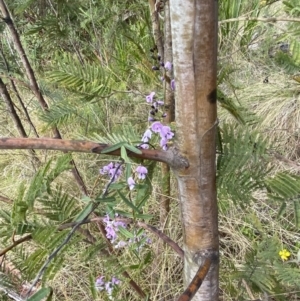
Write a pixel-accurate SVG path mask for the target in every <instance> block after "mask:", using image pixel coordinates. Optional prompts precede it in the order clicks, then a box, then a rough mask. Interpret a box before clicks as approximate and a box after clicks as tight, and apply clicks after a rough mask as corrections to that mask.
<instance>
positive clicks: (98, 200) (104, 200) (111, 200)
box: [95, 197, 116, 203]
mask: <svg viewBox="0 0 300 301" xmlns="http://www.w3.org/2000/svg"><path fill="white" fill-rule="evenodd" d="M115 200H116V199H115V197H105V198H102V197H98V198H96V199H95V201H96V202H99V203H101V202H103V203H112V202H114V201H115Z"/></svg>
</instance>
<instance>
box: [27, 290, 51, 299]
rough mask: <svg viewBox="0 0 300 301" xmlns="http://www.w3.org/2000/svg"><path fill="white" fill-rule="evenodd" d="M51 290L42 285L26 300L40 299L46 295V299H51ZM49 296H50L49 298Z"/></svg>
mask: <svg viewBox="0 0 300 301" xmlns="http://www.w3.org/2000/svg"><path fill="white" fill-rule="evenodd" d="M52 294H53V290H52V288H51V287H43V288H41V289H40V290H39V291H37V292H36V293H35V294H34V295H32V296H31V297H30V298H29V299H27V301H41V300H42V299H43V298H45V297H47V296H48V298H47V300H48V301H50V300H51V299H52ZM49 297H51V298H50V299H49Z"/></svg>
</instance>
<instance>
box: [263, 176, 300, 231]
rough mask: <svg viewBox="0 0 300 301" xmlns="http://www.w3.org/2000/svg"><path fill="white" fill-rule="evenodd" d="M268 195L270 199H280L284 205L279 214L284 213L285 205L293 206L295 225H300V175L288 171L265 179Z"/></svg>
mask: <svg viewBox="0 0 300 301" xmlns="http://www.w3.org/2000/svg"><path fill="white" fill-rule="evenodd" d="M266 185H267V188H268V197H269V199H270V200H275V201H280V202H282V204H284V206H282V210H280V212H279V213H280V215H279V216H281V215H282V214H284V212H285V211H286V209H287V208H286V206H287V205H292V206H293V208H294V219H295V225H296V227H298V228H299V227H300V177H299V176H297V175H292V174H288V173H284V172H283V173H278V174H276V175H275V176H274V177H272V178H269V179H266Z"/></svg>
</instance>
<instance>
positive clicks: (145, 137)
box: [142, 129, 152, 142]
mask: <svg viewBox="0 0 300 301" xmlns="http://www.w3.org/2000/svg"><path fill="white" fill-rule="evenodd" d="M151 136H152V132H151V130H150V129H148V130H146V132H145V133H144V135H143V138H142V141H143V142H148V141H149V140H150V139H151Z"/></svg>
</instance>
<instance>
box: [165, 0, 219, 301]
mask: <svg viewBox="0 0 300 301" xmlns="http://www.w3.org/2000/svg"><path fill="white" fill-rule="evenodd" d="M170 3H171V26H172V42H173V63H174V68H175V69H174V71H175V83H176V91H175V104H176V105H175V108H176V112H175V114H176V136H177V147H178V149H179V152H180V153H181V154H182V155H183V156H185V157H186V158H187V159H188V161H189V168H186V169H180V170H175V173H176V176H177V179H178V188H179V198H180V205H181V214H182V223H183V231H184V252H185V262H184V264H185V267H184V280H185V285H188V284H189V283H191V281H192V279H193V277H194V276H195V275H196V273H197V271H198V269H199V266H200V265H201V264H203V262H204V261H205V259H206V258H207V257H209V258H211V259H212V264H211V267H210V270H209V272H208V274H207V276H206V278H205V280H204V281H203V284H202V285H201V287H200V289H199V291H198V292H197V293H196V295H195V297H194V298H193V300H199V301H200V300H201V301H217V300H218V267H219V260H218V258H219V253H218V245H219V240H218V212H217V200H216V179H215V178H216V170H215V130H216V126H217V112H216V74H217V72H216V70H217V25H218V23H217V7H218V6H217V4H218V3H217V1H215V0H187V1H181V0H171V2H170Z"/></svg>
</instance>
